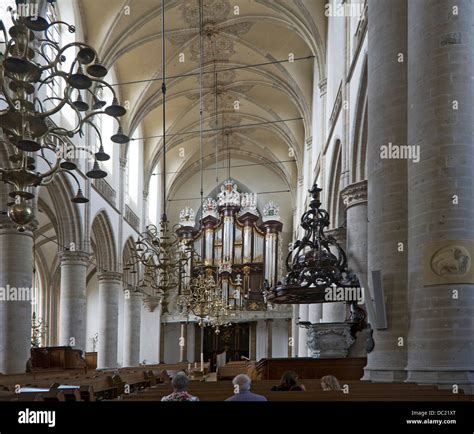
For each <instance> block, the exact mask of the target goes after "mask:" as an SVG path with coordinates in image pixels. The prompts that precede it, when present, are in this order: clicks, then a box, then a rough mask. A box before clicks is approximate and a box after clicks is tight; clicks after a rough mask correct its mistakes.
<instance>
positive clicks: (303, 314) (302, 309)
mask: <svg viewBox="0 0 474 434" xmlns="http://www.w3.org/2000/svg"><path fill="white" fill-rule="evenodd" d="M308 314H309V304H300V305H299V315H298V316H299V322H305V321H308ZM306 335H307V333H306V329H304V328H301V327H300V328H299V333H298V357H308V347H307V345H306V341H307V339H306Z"/></svg>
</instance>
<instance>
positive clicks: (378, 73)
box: [364, 0, 417, 381]
mask: <svg viewBox="0 0 474 434" xmlns="http://www.w3.org/2000/svg"><path fill="white" fill-rule="evenodd" d="M410 3H411V2H410ZM415 3H417V2H416V1H415ZM368 22H369V24H368V52H369V53H370V55H369V57H368V76H369V81H368V147H367V171H368V176H367V180H368V185H367V190H368V197H369V201H368V209H367V213H368V220H369V223H368V272H369V273H370V272H371V271H377V270H380V271H381V273H382V284H383V289H384V294H385V305H386V314H387V325H388V327H387V328H386V329H384V330H374V334H373V338H374V341H375V347H374V350H373V351H372V352H371V353H369V354H368V356H367V357H368V362H367V366H366V367H365V374H364V380H372V381H403V380H404V379H405V378H406V373H405V367H406V359H407V345H406V340H407V324H408V315H407V311H408V304H407V247H408V246H407V224H408V222H407V212H408V211H407V179H406V174H407V161H406V160H405V159H401V158H392V156H391V155H385V154H386V152H385V153H384V151H386V150H387V149H388V148H389V146H390V144H396V145H399V146H400V145H402V146H403V145H406V143H407V66H406V65H407V1H406V0H397V1H393V0H369V4H368ZM388 102H389V103H388Z"/></svg>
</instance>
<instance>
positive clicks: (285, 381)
mask: <svg viewBox="0 0 474 434" xmlns="http://www.w3.org/2000/svg"><path fill="white" fill-rule="evenodd" d="M270 390H272V391H291V392H293V391H300V392H305V391H306V388H305V387H304V386H303V385H302V384H300V382H299V381H298V374H297V373H296V372H294V371H286V372H285V373H284V374H283V376H282V377H281V380H280V384H279V385H278V386H273V387H272V388H271V389H270Z"/></svg>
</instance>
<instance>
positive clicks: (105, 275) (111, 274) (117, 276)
mask: <svg viewBox="0 0 474 434" xmlns="http://www.w3.org/2000/svg"><path fill="white" fill-rule="evenodd" d="M97 278H98V279H99V282H119V283H122V273H119V272H117V271H103V272H102V273H99V274H98V276H97Z"/></svg>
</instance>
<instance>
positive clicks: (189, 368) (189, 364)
mask: <svg viewBox="0 0 474 434" xmlns="http://www.w3.org/2000/svg"><path fill="white" fill-rule="evenodd" d="M188 372H191V363H188Z"/></svg>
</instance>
